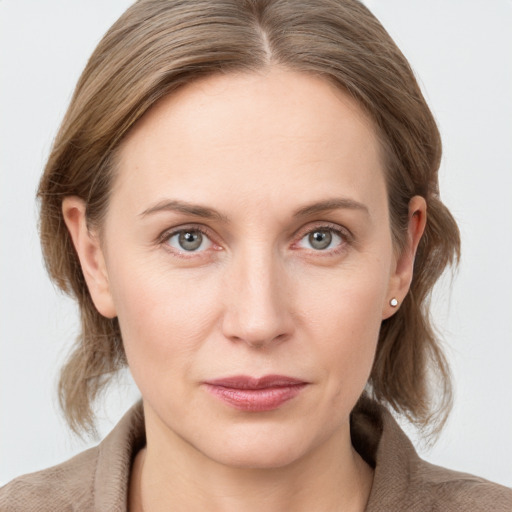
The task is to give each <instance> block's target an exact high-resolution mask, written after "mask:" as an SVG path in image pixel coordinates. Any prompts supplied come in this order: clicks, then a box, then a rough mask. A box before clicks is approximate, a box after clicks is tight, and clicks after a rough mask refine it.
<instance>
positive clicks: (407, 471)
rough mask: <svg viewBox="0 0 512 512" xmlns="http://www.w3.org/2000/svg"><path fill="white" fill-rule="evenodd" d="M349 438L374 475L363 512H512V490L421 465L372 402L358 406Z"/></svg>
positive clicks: (392, 422)
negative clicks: (371, 467)
mask: <svg viewBox="0 0 512 512" xmlns="http://www.w3.org/2000/svg"><path fill="white" fill-rule="evenodd" d="M351 434H352V442H353V444H354V447H355V448H356V450H357V451H358V452H359V453H360V454H361V456H362V457H363V458H364V459H365V460H366V461H367V462H368V464H370V465H371V466H373V467H374V469H375V472H374V479H373V486H372V489H371V492H370V497H369V501H368V505H367V509H366V511H367V512H387V511H389V510H393V511H394V512H402V511H403V512H406V511H407V512H427V511H428V512H441V511H443V512H444V511H447V510H449V511H450V512H467V511H471V512H486V511H489V512H490V511H492V512H512V489H509V488H508V487H504V486H502V485H498V484H494V483H492V482H489V481H488V480H485V479H483V478H479V477H477V476H473V475H469V474H467V473H459V472H457V471H452V470H449V469H445V468H441V467H439V466H435V465H433V464H430V463H429V462H426V461H425V460H423V459H421V458H420V457H419V456H418V454H417V453H416V450H415V449H414V446H413V445H412V443H411V442H410V440H409V439H408V437H407V436H406V435H405V433H404V432H403V431H402V429H401V428H400V426H399V425H398V423H397V422H396V421H395V419H394V418H393V416H392V415H391V414H390V413H389V411H387V410H386V409H385V408H384V407H382V406H380V405H378V404H376V403H375V402H372V401H369V400H367V399H365V400H362V401H361V402H360V403H359V404H358V408H357V410H355V411H354V412H353V417H352V418H351Z"/></svg>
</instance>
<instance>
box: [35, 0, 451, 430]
mask: <svg viewBox="0 0 512 512" xmlns="http://www.w3.org/2000/svg"><path fill="white" fill-rule="evenodd" d="M269 65H278V66H281V67H285V68H288V69H293V70H298V71H302V72H305V73H312V74H315V75H317V76H321V77H324V78H325V79H326V80H329V81H330V82H331V83H334V84H335V85H336V86H337V87H339V88H341V89H342V90H344V91H345V92H347V93H348V94H350V95H351V96H352V97H354V98H355V99H356V100H357V101H358V103H359V105H360V106H361V107H362V108H363V109H364V110H365V111H366V112H367V113H368V114H369V116H370V117H371V119H372V120H373V122H374V125H375V127H376V130H377V133H378V134H379V137H380V140H381V144H382V147H383V150H384V151H383V153H384V155H385V162H384V164H385V171H386V179H387V186H388V195H389V208H390V218H391V229H392V233H393V238H394V243H395V247H396V248H397V250H398V251H399V250H400V249H401V247H403V243H404V241H405V236H406V233H407V222H408V203H409V200H410V199H411V197H413V196H415V195H421V196H423V197H424V198H425V199H426V201H427V207H428V222H427V226H426V231H425V234H424V236H423V238H422V240H421V242H420V245H419V249H418V252H417V256H416V261H415V268H414V277H413V281H412V285H411V289H410V292H409V293H408V295H407V296H406V297H405V299H404V301H403V303H402V304H401V307H400V309H399V310H398V311H397V312H396V314H395V315H393V316H392V317H391V318H389V319H387V320H385V321H384V322H383V323H382V327H381V331H380V338H379V342H378V347H377V352H376V358H375V362H374V365H373V369H372V372H371V376H370V380H369V382H368V387H367V393H369V394H371V395H372V396H373V397H374V398H375V399H377V400H378V401H380V402H382V403H387V404H389V405H390V406H391V407H392V408H393V409H394V410H396V411H397V412H399V413H401V414H404V415H405V416H406V417H407V418H409V420H411V421H412V422H414V423H416V424H417V425H419V426H426V425H429V424H430V425H432V424H433V423H432V421H433V420H435V419H436V418H437V420H441V422H442V420H443V418H445V416H446V413H447V410H448V408H449V405H450V401H451V387H450V379H449V371H448V368H447V364H446V360H445V358H444V356H443V353H442V351H441V349H440V346H439V342H438V339H437V337H436V335H435V332H434V329H433V326H432V323H431V320H430V318H429V308H428V306H429V297H430V294H431V291H432V287H433V285H434V284H435V282H436V280H437V279H438V278H439V276H440V275H441V273H442V272H443V270H444V269H445V268H446V266H447V265H448V264H450V263H453V262H454V260H455V259H458V256H459V245H460V240H459V233H458V229H457V226H456V224H455V221H454V220H453V218H452V216H451V215H450V213H449V212H448V210H447V209H446V208H445V206H444V205H443V204H442V203H441V201H440V199H439V191H438V178H437V172H438V168H439V163H440V158H441V141H440V136H439V132H438V130H437V126H436V123H435V121H434V119H433V117H432V114H431V112H430V110H429V108H428V106H427V104H426V102H425V100H424V98H423V96H422V93H421V91H420V88H419V86H418V84H417V82H416V79H415V77H414V74H413V72H412V70H411V68H410V66H409V64H408V62H407V60H406V59H405V57H404V56H403V55H402V53H401V52H400V50H399V49H398V48H397V46H396V45H395V43H394V42H393V40H392V39H391V38H390V36H389V35H388V34H387V32H386V31H385V30H384V28H383V27H382V26H381V24H380V23H379V22H378V20H377V19H376V18H375V17H374V16H373V15H372V14H371V13H370V12H369V11H368V9H367V8H366V7H364V6H363V5H362V4H361V3H360V2H359V1H357V0H139V1H138V2H136V3H135V4H134V5H133V6H132V7H131V8H129V9H128V10H127V11H126V12H125V13H124V14H123V15H122V16H121V18H120V19H119V20H118V21H117V22H116V23H115V24H114V25H113V26H112V28H111V29H110V30H109V31H108V32H107V34H106V35H105V36H104V38H103V39H102V41H101V42H100V43H99V45H98V47H97V48H96V50H95V51H94V53H93V55H92V56H91V58H90V60H89V62H88V64H87V66H86V68H85V70H84V72H83V74H82V76H81V78H80V80H79V82H78V84H77V87H76V90H75V92H74V95H73V98H72V100H71V104H70V106H69V108H68V111H67V113H66V115H65V117H64V120H63V123H62V126H61V128H60V131H59V133H58V135H57V137H56V140H55V143H54V146H53V149H52V152H51V154H50V157H49V159H48V163H47V165H46V168H45V171H44V175H43V177H42V179H41V183H40V187H39V192H38V196H39V198H40V201H41V220H40V233H41V242H42V247H43V252H44V257H45V260H46V264H47V267H48V271H49V273H50V276H51V277H52V279H53V280H54V281H55V282H56V283H57V285H58V286H59V287H60V288H61V289H62V290H64V291H66V292H67V293H70V294H71V295H73V296H74V297H75V298H76V299H77V300H78V303H79V306H80V314H81V321H82V329H81V334H80V335H79V336H78V338H77V340H76V344H75V345H74V347H73V351H72V352H71V354H70V357H69V359H68V361H67V363H66V364H65V366H64V367H63V369H62V373H61V379H60V383H59V398H60V402H61V405H62V408H63V410H64V413H65V415H66V418H67V419H68V422H69V424H70V425H71V427H72V428H73V429H74V430H75V431H79V430H81V429H84V430H87V429H88V428H91V427H92V426H93V424H94V414H93V410H92V405H93V402H94V400H95V398H97V396H98V393H99V392H100V390H101V389H103V387H104V385H105V384H106V383H107V382H108V381H109V379H110V378H111V377H112V375H113V374H114V373H115V372H116V371H117V370H118V369H120V368H121V367H123V366H124V365H125V364H126V359H125V354H124V350H123V343H122V339H121V333H120V330H119V325H118V322H117V319H107V318H104V317H103V316H101V315H100V314H99V313H98V312H97V310H96V309H95V307H94V305H93V302H92V300H91V297H90V295H89V291H88V289H87V286H86V283H85V280H84V276H83V274H82V270H81V267H80V263H79V260H78V258H77V255H76V253H75V250H74V248H73V244H72V241H71V238H70V236H69V233H68V231H67V229H66V226H65V224H64V221H63V216H62V211H61V208H62V200H63V198H65V197H66V196H72V195H74V196H79V197H80V198H82V199H83V200H84V201H85V203H86V216H87V221H88V224H89V226H90V227H96V228H98V227H100V226H101V222H102V217H103V216H104V215H105V212H106V209H107V205H108V202H109V193H110V190H111V188H112V183H113V179H114V176H115V171H116V165H115V163H116V150H117V149H118V148H119V146H120V143H121V141H122V140H123V137H125V136H126V134H127V132H128V131H129V130H130V128H131V127H133V125H134V124H135V123H136V122H137V120H139V119H140V118H141V116H142V115H144V113H145V112H146V111H147V110H148V109H149V108H150V107H151V106H152V105H154V104H155V103H156V102H157V101H158V100H159V99H160V98H162V97H164V96H165V95H167V94H169V93H172V91H175V90H176V89H177V88H178V87H180V86H182V85H184V84H187V83H190V82H191V81H194V80H197V79H198V78H200V77H204V76H208V75H212V74H215V73H229V72H231V71H254V70H258V69H261V68H263V67H265V66H269ZM431 376H434V377H437V380H435V379H434V381H435V383H437V387H436V386H433V385H432V379H431ZM433 390H437V391H436V393H434V391H433ZM435 394H436V395H437V397H439V398H438V400H437V402H436V403H435V404H434V402H433V401H432V399H433V397H434V396H435Z"/></svg>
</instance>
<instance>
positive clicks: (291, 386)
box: [204, 375, 308, 412]
mask: <svg viewBox="0 0 512 512" xmlns="http://www.w3.org/2000/svg"><path fill="white" fill-rule="evenodd" d="M204 385H205V387H206V390H207V391H209V392H210V393H211V394H212V395H214V396H215V397H216V398H218V399H220V400H221V401H223V402H224V403H226V404H227V405H229V406H231V407H234V408H235V409H238V410H241V411H246V412H264V411H272V410H274V409H277V408H279V407H280V406H282V405H284V404H285V403H286V402H288V401H289V400H291V399H293V398H295V397H296V396H297V395H298V394H299V393H300V392H301V391H302V390H303V389H304V388H305V387H306V386H307V385H308V382H305V381H302V380H299V379H295V378H292V377H287V376H284V375H266V376H264V377H261V378H254V377H248V376H245V375H237V376H234V377H226V378H222V379H215V380H210V381H206V382H205V383H204Z"/></svg>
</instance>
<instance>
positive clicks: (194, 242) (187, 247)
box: [167, 229, 212, 252]
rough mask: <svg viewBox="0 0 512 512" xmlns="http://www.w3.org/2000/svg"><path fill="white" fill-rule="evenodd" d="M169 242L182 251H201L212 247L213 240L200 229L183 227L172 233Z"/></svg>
mask: <svg viewBox="0 0 512 512" xmlns="http://www.w3.org/2000/svg"><path fill="white" fill-rule="evenodd" d="M167 244H168V245H170V246H171V247H172V248H173V249H176V250H178V251H180V252H183V251H184V252H200V251H204V250H206V249H208V248H209V247H211V245H212V242H211V240H210V239H209V238H208V237H207V236H206V235H205V234H204V233H203V232H202V231H200V230H199V229H182V230H180V231H175V232H174V233H171V234H170V236H169V237H168V238H167Z"/></svg>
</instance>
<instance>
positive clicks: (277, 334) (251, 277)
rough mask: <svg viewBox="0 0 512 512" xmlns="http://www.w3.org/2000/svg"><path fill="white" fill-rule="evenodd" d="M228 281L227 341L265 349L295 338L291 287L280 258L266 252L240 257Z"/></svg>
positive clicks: (225, 308)
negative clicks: (293, 334)
mask: <svg viewBox="0 0 512 512" xmlns="http://www.w3.org/2000/svg"><path fill="white" fill-rule="evenodd" d="M226 278H227V279H226V283H225V290H224V291H225V293H224V297H225V302H224V315H223V319H222V330H223V334H224V336H225V337H226V338H228V339H230V340H231V341H234V342H243V343H246V344H247V345H249V346H250V347H253V348H263V347H266V346H269V345H271V344H274V343H277V342H283V341H285V340H286V339H288V338H289V337H290V336H291V334H292V332H293V329H294V321H293V314H292V311H291V293H292V290H291V288H290V285H291V283H289V282H288V281H289V279H288V278H287V275H286V273H285V272H284V269H283V267H282V264H280V262H279V258H278V257H276V256H275V255H272V254H271V253H270V251H265V250H263V249H260V250H255V251H252V252H251V253H250V254H249V253H248V252H245V253H244V254H240V255H239V256H238V258H237V259H236V260H234V261H233V264H232V266H231V268H230V271H229V272H228V273H227V275H226Z"/></svg>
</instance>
